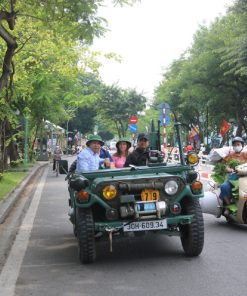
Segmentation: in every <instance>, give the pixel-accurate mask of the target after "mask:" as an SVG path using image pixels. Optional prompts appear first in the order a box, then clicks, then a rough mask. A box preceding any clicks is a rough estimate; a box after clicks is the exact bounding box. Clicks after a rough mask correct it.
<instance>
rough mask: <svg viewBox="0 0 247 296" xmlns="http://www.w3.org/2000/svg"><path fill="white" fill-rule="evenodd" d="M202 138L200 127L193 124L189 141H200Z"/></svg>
mask: <svg viewBox="0 0 247 296" xmlns="http://www.w3.org/2000/svg"><path fill="white" fill-rule="evenodd" d="M199 139H200V134H199V129H198V128H197V127H195V126H193V127H192V128H191V130H190V133H189V142H191V143H192V142H193V141H198V140H199Z"/></svg>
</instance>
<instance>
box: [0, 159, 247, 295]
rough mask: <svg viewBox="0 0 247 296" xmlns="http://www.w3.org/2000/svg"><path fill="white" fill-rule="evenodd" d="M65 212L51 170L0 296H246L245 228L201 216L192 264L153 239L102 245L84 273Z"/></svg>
mask: <svg viewBox="0 0 247 296" xmlns="http://www.w3.org/2000/svg"><path fill="white" fill-rule="evenodd" d="M70 159H71V160H72V158H70ZM67 204H68V193H67V184H66V182H65V181H64V175H60V176H59V177H57V178H56V177H55V175H54V173H53V172H52V168H51V165H49V167H47V168H46V169H45V171H44V173H43V175H42V176H41V177H40V181H39V183H38V186H37V187H36V191H35V193H34V197H33V200H32V202H31V204H30V207H29V209H28V211H27V213H26V216H25V218H24V220H23V222H22V225H21V227H20V230H19V233H18V235H17V237H16V240H15V242H14V244H13V246H12V248H11V251H10V254H9V257H8V260H7V261H6V263H5V265H4V267H3V269H2V272H1V275H0V287H1V289H0V295H1V296H2V295H4V296H11V295H18V296H27V295H35V296H39V295H40V296H41V295H42V296H43V295H49V296H53V295H70V296H71V295H76V296H77V295H80V296H86V295H87V296H89V295H90V296H98V295H99V296H111V295H112V296H116V295H118V296H122V295H124V296H125V295H135V296H139V295H140V296H151V295H155V296H159V295H160V296H161V295H162V296H164V295H174V296H180V295H181V296H198V295H200V296H207V295H210V296H211V295H214V296H222V295H224V296H230V295H234V296H240V295H241V296H243V295H245V294H246V272H247V265H246V262H247V260H246V259H247V255H246V245H247V235H246V233H247V227H245V226H240V225H228V224H227V223H226V222H225V220H224V219H223V218H220V219H216V218H214V217H213V216H209V215H204V219H205V245H204V249H203V252H202V254H201V255H200V256H199V257H197V258H187V257H185V256H184V253H183V250H182V247H181V243H180V239H179V238H177V237H167V236H162V235H154V234H150V235H147V236H144V237H138V238H137V237H129V238H126V239H117V240H114V241H113V253H110V252H109V244H108V242H107V241H102V242H101V241H99V242H98V243H97V260H96V262H95V263H94V264H91V265H81V264H80V263H79V260H78V254H77V241H76V239H75V237H74V235H73V231H72V224H71V223H70V222H69V219H68V214H67V212H68V205H67ZM0 234H1V233H0Z"/></svg>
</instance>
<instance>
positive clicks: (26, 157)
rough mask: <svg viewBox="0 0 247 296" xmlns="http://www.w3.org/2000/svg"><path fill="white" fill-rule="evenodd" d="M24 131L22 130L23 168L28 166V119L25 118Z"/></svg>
mask: <svg viewBox="0 0 247 296" xmlns="http://www.w3.org/2000/svg"><path fill="white" fill-rule="evenodd" d="M24 120H25V129H24V166H25V167H27V165H28V130H29V129H28V118H27V116H25V118H24Z"/></svg>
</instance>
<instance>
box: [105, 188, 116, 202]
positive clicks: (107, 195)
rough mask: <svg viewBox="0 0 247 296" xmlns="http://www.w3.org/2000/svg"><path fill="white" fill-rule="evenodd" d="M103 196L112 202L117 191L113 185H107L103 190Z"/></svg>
mask: <svg viewBox="0 0 247 296" xmlns="http://www.w3.org/2000/svg"><path fill="white" fill-rule="evenodd" d="M103 196H104V198H105V199H107V200H112V199H114V198H115V197H116V196H117V189H116V187H115V186H114V185H107V186H105V187H104V188H103Z"/></svg>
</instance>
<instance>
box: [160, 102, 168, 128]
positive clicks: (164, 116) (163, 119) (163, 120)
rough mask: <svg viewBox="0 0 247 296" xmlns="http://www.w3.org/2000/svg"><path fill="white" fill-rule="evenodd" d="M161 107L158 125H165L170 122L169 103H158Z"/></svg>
mask: <svg viewBox="0 0 247 296" xmlns="http://www.w3.org/2000/svg"><path fill="white" fill-rule="evenodd" d="M159 107H160V109H161V115H160V125H161V126H167V125H169V124H170V105H169V104H167V103H164V104H160V105H159Z"/></svg>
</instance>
